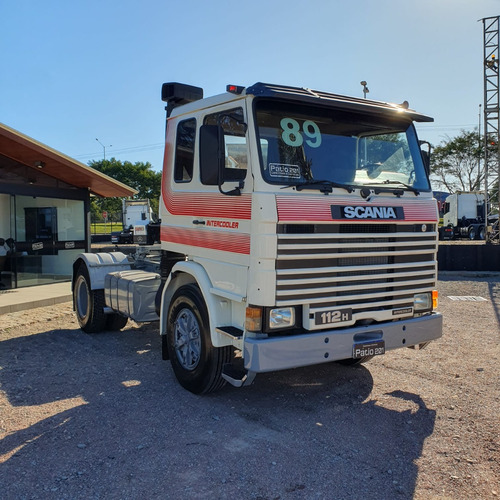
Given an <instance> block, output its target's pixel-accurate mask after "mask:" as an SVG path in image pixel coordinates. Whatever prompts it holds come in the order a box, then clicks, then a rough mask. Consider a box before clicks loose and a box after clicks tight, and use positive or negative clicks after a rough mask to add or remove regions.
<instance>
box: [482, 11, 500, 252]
mask: <svg viewBox="0 0 500 500" xmlns="http://www.w3.org/2000/svg"><path fill="white" fill-rule="evenodd" d="M499 20H500V16H496V17H485V18H484V19H483V20H482V21H483V38H484V43H483V61H484V64H483V68H484V151H485V153H484V191H485V198H486V200H487V203H486V205H485V208H486V207H487V208H486V210H485V211H486V212H488V214H487V216H488V215H491V211H492V208H493V203H492V195H493V192H494V190H495V189H497V190H498V191H497V198H498V202H499V203H500V175H499V170H500V169H499V163H500V108H499V88H500V80H499V73H500V71H499V60H498V56H499V53H500V46H499ZM499 208H500V207H499ZM499 212H500V210H499ZM487 226H488V230H487V231H486V242H487V243H499V242H500V233H499V222H498V219H497V221H496V223H494V224H493V225H490V224H487Z"/></svg>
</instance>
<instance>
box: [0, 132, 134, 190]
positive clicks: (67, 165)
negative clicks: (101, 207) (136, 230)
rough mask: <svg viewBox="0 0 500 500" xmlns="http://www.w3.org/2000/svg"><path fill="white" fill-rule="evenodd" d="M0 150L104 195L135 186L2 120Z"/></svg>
mask: <svg viewBox="0 0 500 500" xmlns="http://www.w3.org/2000/svg"><path fill="white" fill-rule="evenodd" d="M0 154H2V155H3V156H6V157H8V158H10V159H12V160H14V161H16V162H18V163H21V164H23V165H26V166H28V167H30V168H32V169H34V170H39V171H41V172H43V173H44V174H45V175H48V176H50V177H54V178H55V179H59V180H61V181H64V182H65V183H67V184H69V185H71V186H75V187H77V188H83V189H88V190H89V191H90V192H91V193H93V194H95V195H97V196H102V197H106V198H108V197H114V196H117V197H126V196H133V195H134V194H136V193H137V191H136V190H135V189H132V188H131V187H129V186H127V185H125V184H123V183H121V182H119V181H116V180H115V179H113V178H111V177H109V176H107V175H105V174H103V173H101V172H99V171H98V170H95V169H93V168H91V167H88V166H87V165H84V164H83V163H80V162H79V161H76V160H73V159H72V158H70V157H69V156H66V155H64V154H62V153H60V152H59V151H56V150H55V149H52V148H50V147H49V146H46V145H45V144H42V143H40V142H38V141H35V140H34V139H32V138H31V137H28V136H26V135H24V134H21V133H20V132H18V131H17V130H14V129H12V128H10V127H8V126H7V125H4V124H2V123H0Z"/></svg>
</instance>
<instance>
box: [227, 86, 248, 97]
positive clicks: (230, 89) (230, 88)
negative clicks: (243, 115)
mask: <svg viewBox="0 0 500 500" xmlns="http://www.w3.org/2000/svg"><path fill="white" fill-rule="evenodd" d="M244 90H245V87H241V86H239V85H226V92H230V93H231V94H237V95H240V94H241V93H242V92H243V91H244Z"/></svg>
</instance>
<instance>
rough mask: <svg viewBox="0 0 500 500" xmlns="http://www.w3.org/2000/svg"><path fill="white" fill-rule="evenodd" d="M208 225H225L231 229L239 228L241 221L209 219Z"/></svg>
mask: <svg viewBox="0 0 500 500" xmlns="http://www.w3.org/2000/svg"><path fill="white" fill-rule="evenodd" d="M206 225H207V226H210V227H225V228H229V229H238V227H239V222H231V221H228V220H207V223H206Z"/></svg>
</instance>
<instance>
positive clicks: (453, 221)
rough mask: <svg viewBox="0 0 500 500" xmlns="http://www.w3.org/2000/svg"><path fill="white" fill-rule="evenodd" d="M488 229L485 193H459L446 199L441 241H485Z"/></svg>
mask: <svg viewBox="0 0 500 500" xmlns="http://www.w3.org/2000/svg"><path fill="white" fill-rule="evenodd" d="M486 227H487V224H486V223H485V202H484V193H480V192H461V191H459V192H456V193H454V194H450V195H449V196H448V197H447V198H446V200H445V203H444V213H443V226H442V228H441V229H440V237H441V239H445V240H451V239H455V238H469V239H470V240H484V238H485V235H486Z"/></svg>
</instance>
